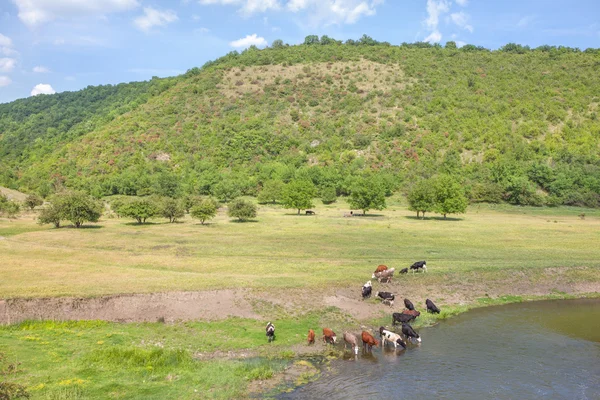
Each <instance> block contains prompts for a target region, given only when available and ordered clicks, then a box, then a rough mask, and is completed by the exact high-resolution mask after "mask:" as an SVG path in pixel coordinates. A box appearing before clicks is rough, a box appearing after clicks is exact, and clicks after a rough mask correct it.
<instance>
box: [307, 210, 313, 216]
mask: <svg viewBox="0 0 600 400" xmlns="http://www.w3.org/2000/svg"><path fill="white" fill-rule="evenodd" d="M306 215H315V212H314V211H313V210H306Z"/></svg>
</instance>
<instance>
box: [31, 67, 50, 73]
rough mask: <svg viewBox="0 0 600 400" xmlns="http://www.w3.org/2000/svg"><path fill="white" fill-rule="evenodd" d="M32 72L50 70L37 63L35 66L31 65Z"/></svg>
mask: <svg viewBox="0 0 600 400" xmlns="http://www.w3.org/2000/svg"><path fill="white" fill-rule="evenodd" d="M33 72H35V73H37V74H45V73H47V72H50V70H49V69H48V68H46V67H43V66H41V65H38V66H37V67H33Z"/></svg>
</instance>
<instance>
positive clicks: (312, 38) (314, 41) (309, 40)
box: [304, 35, 320, 45]
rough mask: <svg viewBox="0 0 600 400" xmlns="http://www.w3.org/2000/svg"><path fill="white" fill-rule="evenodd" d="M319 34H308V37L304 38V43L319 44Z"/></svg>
mask: <svg viewBox="0 0 600 400" xmlns="http://www.w3.org/2000/svg"><path fill="white" fill-rule="evenodd" d="M319 43H320V41H319V36H317V35H308V36H307V37H305V38H304V44H308V45H311V44H319Z"/></svg>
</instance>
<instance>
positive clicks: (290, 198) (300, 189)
mask: <svg viewBox="0 0 600 400" xmlns="http://www.w3.org/2000/svg"><path fill="white" fill-rule="evenodd" d="M315 195H316V188H315V185H313V183H312V182H310V181H305V180H302V181H291V182H290V183H288V184H287V185H285V187H284V188H283V193H282V195H281V201H282V203H283V206H284V207H285V208H295V209H297V210H298V214H300V210H305V209H307V208H312V207H314V204H313V202H312V200H313V198H314V197H315Z"/></svg>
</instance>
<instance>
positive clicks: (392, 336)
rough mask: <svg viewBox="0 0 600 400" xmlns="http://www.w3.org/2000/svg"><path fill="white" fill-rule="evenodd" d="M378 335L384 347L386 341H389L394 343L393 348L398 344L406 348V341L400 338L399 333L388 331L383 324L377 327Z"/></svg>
mask: <svg viewBox="0 0 600 400" xmlns="http://www.w3.org/2000/svg"><path fill="white" fill-rule="evenodd" d="M379 335H380V336H381V347H385V343H386V342H391V343H394V348H397V347H398V345H400V346H402V348H406V343H405V342H404V340H402V337H401V336H400V335H398V334H397V333H394V332H391V331H388V330H387V329H385V328H384V327H383V326H381V327H379Z"/></svg>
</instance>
